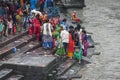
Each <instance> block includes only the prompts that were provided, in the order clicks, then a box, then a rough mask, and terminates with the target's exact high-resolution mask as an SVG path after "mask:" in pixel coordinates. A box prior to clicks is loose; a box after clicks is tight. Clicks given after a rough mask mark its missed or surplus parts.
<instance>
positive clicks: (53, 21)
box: [49, 16, 56, 30]
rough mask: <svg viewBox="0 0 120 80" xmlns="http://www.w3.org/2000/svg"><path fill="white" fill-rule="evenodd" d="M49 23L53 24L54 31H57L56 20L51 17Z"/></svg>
mask: <svg viewBox="0 0 120 80" xmlns="http://www.w3.org/2000/svg"><path fill="white" fill-rule="evenodd" d="M49 22H50V23H51V25H52V26H53V28H54V30H55V29H56V25H55V20H54V18H53V17H52V16H51V18H50V19H49Z"/></svg>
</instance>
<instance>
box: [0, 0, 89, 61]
mask: <svg viewBox="0 0 120 80" xmlns="http://www.w3.org/2000/svg"><path fill="white" fill-rule="evenodd" d="M19 1H20V5H19V4H18V2H11V3H9V2H3V4H0V11H3V13H0V15H1V16H0V35H4V36H7V34H8V35H11V34H13V35H15V34H16V32H17V31H18V32H21V31H22V29H24V30H27V29H28V31H29V35H30V36H31V37H33V36H34V35H35V37H36V40H37V41H41V42H42V47H43V48H44V49H56V54H57V55H60V56H65V55H66V56H68V57H69V58H70V59H72V58H76V59H78V60H81V59H82V56H87V50H88V46H89V43H88V39H87V34H86V31H85V29H84V28H83V27H81V25H80V23H79V22H80V19H79V18H77V16H76V12H75V11H74V12H73V13H72V15H71V19H72V21H75V22H76V24H77V25H76V26H71V25H69V24H68V21H67V19H61V17H60V15H57V16H56V17H52V16H51V17H50V18H48V15H47V14H46V13H45V12H44V11H43V6H45V3H46V4H47V3H48V5H47V7H49V6H53V0H39V1H41V2H40V3H41V4H40V10H41V12H40V11H36V8H37V5H35V3H33V2H34V1H38V0H30V2H28V1H29V0H26V2H23V0H19ZM45 1H46V2H45ZM23 3H24V4H23ZM29 4H30V7H29ZM20 6H21V7H20Z"/></svg>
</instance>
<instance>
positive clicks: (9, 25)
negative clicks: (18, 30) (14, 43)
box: [7, 18, 13, 35]
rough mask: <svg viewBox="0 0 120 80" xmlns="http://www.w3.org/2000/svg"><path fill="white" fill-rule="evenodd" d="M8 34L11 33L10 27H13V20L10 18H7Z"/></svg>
mask: <svg viewBox="0 0 120 80" xmlns="http://www.w3.org/2000/svg"><path fill="white" fill-rule="evenodd" d="M7 23H8V34H9V35H11V31H12V28H13V25H12V24H13V21H12V19H11V18H8V22H7Z"/></svg>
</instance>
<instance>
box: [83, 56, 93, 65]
mask: <svg viewBox="0 0 120 80" xmlns="http://www.w3.org/2000/svg"><path fill="white" fill-rule="evenodd" d="M82 60H83V61H85V62H87V63H92V62H93V61H92V60H91V59H89V58H88V57H85V56H82Z"/></svg>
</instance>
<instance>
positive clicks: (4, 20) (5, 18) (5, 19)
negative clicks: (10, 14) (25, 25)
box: [3, 16, 7, 37]
mask: <svg viewBox="0 0 120 80" xmlns="http://www.w3.org/2000/svg"><path fill="white" fill-rule="evenodd" d="M3 24H4V32H3V35H4V36H5V37H7V34H6V33H7V16H4V18H3Z"/></svg>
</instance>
